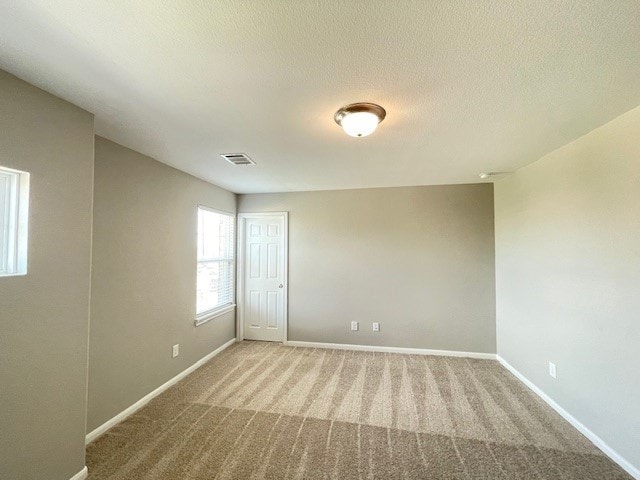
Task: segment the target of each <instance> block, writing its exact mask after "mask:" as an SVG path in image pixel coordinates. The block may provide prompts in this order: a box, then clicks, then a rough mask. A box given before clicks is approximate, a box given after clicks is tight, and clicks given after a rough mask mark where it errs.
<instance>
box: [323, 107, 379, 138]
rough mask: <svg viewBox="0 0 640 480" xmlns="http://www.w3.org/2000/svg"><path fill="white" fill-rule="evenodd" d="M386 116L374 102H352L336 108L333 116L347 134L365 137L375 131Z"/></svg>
mask: <svg viewBox="0 0 640 480" xmlns="http://www.w3.org/2000/svg"><path fill="white" fill-rule="evenodd" d="M386 116H387V112H386V111H385V109H384V108H382V107H381V106H380V105H376V104H375V103H352V104H350V105H345V106H344V107H342V108H341V109H340V110H338V111H337V112H336V114H335V115H334V116H333V118H334V120H335V121H336V123H337V124H338V125H340V126H341V127H342V128H343V129H344V131H345V132H346V133H347V135H351V136H352V137H366V136H367V135H371V134H372V133H373V132H374V131H375V129H376V128H377V127H378V124H379V123H380V122H381V121H382V120H384V117H386Z"/></svg>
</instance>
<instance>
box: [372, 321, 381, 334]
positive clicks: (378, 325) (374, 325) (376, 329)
mask: <svg viewBox="0 0 640 480" xmlns="http://www.w3.org/2000/svg"><path fill="white" fill-rule="evenodd" d="M373 331H374V332H379V331H380V324H379V323H378V322H373Z"/></svg>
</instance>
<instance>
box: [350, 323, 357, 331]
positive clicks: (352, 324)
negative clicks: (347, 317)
mask: <svg viewBox="0 0 640 480" xmlns="http://www.w3.org/2000/svg"><path fill="white" fill-rule="evenodd" d="M351 331H352V332H357V331H358V322H351Z"/></svg>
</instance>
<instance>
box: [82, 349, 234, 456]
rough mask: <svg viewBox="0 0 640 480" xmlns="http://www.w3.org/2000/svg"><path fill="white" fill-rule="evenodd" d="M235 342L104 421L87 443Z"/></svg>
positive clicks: (91, 433) (217, 350) (86, 439)
mask: <svg viewBox="0 0 640 480" xmlns="http://www.w3.org/2000/svg"><path fill="white" fill-rule="evenodd" d="M234 343H236V339H235V338H232V339H231V340H229V341H228V342H227V343H225V344H224V345H222V346H220V347H218V348H216V349H215V350H214V351H213V352H211V353H209V354H208V355H206V356H204V357H202V358H201V359H200V360H198V361H197V362H196V363H194V364H193V365H191V366H190V367H189V368H187V369H186V370H184V371H182V372H180V373H179V374H178V375H176V376H175V377H173V378H172V379H171V380H169V381H168V382H166V383H163V384H162V385H160V386H159V387H158V388H156V389H155V390H154V391H153V392H151V393H149V394H147V395H145V396H144V397H142V398H141V399H140V400H138V401H137V402H136V403H134V404H133V405H131V406H130V407H129V408H127V409H125V410H123V411H122V412H120V413H119V414H118V415H116V416H115V417H113V418H112V419H111V420H107V421H106V422H105V423H103V424H102V425H100V426H99V427H98V428H96V429H95V430H93V431H91V432H89V433H88V434H87V436H86V437H85V443H86V444H89V443H91V442H93V441H94V440H95V439H96V438H98V437H99V436H100V435H102V434H103V433H105V432H106V431H107V430H109V429H110V428H111V427H113V426H114V425H117V424H118V423H120V422H121V421H122V420H124V419H125V418H127V417H128V416H129V415H132V414H134V413H135V412H137V411H138V410H140V409H141V408H142V407H144V406H145V405H146V404H147V403H149V402H150V401H151V400H153V399H154V398H155V397H157V396H158V395H160V394H161V393H162V392H164V391H165V390H167V389H168V388H169V387H171V386H173V385H175V384H176V383H178V382H179V381H180V380H182V379H183V378H184V377H186V376H187V375H189V374H190V373H192V372H193V371H195V370H196V369H197V368H198V367H200V366H202V365H203V364H204V363H206V362H208V361H209V360H211V359H212V358H213V357H215V356H216V355H218V354H219V353H220V352H222V351H223V350H225V349H227V348H229V347H230V346H231V345H233V344H234Z"/></svg>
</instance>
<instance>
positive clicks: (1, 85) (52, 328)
mask: <svg viewBox="0 0 640 480" xmlns="http://www.w3.org/2000/svg"><path fill="white" fill-rule="evenodd" d="M93 138H94V137H93V116H92V115H91V114H89V113H87V112H85V111H83V110H81V109H79V108H77V107H75V106H73V105H71V104H69V103H67V102H65V101H63V100H60V99H58V98H56V97H53V96H51V95H49V94H48V93H45V92H43V91H42V90H39V89H37V88H35V87H32V86H31V85H28V84H27V83H25V82H23V81H21V80H19V79H17V78H15V77H13V76H11V75H9V74H7V73H5V72H2V71H0V165H3V166H5V167H11V168H16V169H20V170H26V171H27V172H30V173H31V189H30V192H31V195H30V211H29V258H28V274H27V275H26V276H20V277H4V278H0V478H3V479H5V478H6V479H20V480H29V479H37V480H42V479H43V478H46V479H51V480H68V479H69V478H71V477H72V476H73V475H75V474H76V473H78V472H79V471H80V470H82V469H83V468H84V432H85V414H86V381H87V330H88V324H89V288H90V283H89V282H90V258H91V201H92V185H93V182H92V178H93Z"/></svg>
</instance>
